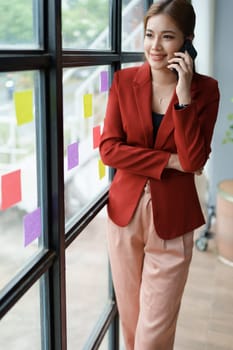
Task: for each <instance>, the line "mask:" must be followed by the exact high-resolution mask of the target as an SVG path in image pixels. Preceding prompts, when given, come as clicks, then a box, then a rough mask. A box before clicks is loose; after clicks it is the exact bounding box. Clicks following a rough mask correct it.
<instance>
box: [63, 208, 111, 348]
mask: <svg viewBox="0 0 233 350" xmlns="http://www.w3.org/2000/svg"><path fill="white" fill-rule="evenodd" d="M105 221H106V214H105V212H104V211H102V212H100V213H99V214H98V216H97V217H96V218H95V219H94V220H93V221H92V222H91V224H89V225H88V226H87V227H86V229H85V230H84V231H83V232H82V234H81V235H80V236H79V237H78V238H77V239H76V240H75V241H74V242H73V243H72V245H71V246H70V247H68V248H67V249H66V283H67V284H66V288H67V290H66V294H67V332H68V335H67V336H68V349H69V350H73V349H82V348H83V345H84V344H85V343H86V341H87V339H88V337H89V335H90V334H91V331H92V329H93V328H94V326H95V324H96V322H97V321H98V319H99V318H100V316H101V314H102V312H103V310H104V308H105V306H106V304H107V302H108V255H107V248H106V239H105Z"/></svg>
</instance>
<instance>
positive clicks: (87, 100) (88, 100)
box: [83, 94, 93, 118]
mask: <svg viewBox="0 0 233 350" xmlns="http://www.w3.org/2000/svg"><path fill="white" fill-rule="evenodd" d="M83 109H84V117H85V118H89V117H91V116H92V114H93V112H92V94H86V95H84V96H83Z"/></svg>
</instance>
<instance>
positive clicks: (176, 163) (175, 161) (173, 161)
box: [166, 153, 203, 176]
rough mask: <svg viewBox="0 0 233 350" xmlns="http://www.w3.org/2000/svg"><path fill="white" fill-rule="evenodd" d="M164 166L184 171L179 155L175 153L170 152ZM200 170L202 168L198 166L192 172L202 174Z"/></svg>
mask: <svg viewBox="0 0 233 350" xmlns="http://www.w3.org/2000/svg"><path fill="white" fill-rule="evenodd" d="M166 168H169V169H175V170H179V171H182V172H185V170H184V169H183V168H182V166H181V164H180V160H179V157H178V154H177V153H172V154H171V156H170V158H169V161H168V163H167V166H166ZM202 172H203V168H200V169H198V170H197V171H195V172H194V174H195V175H197V176H200V175H202Z"/></svg>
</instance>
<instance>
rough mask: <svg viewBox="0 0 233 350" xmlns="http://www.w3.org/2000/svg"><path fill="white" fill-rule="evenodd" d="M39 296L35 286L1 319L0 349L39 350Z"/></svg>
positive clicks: (37, 288) (36, 285)
mask: <svg viewBox="0 0 233 350" xmlns="http://www.w3.org/2000/svg"><path fill="white" fill-rule="evenodd" d="M40 323H41V322H40V295H39V283H37V284H35V285H34V286H33V287H32V288H31V289H30V290H29V291H28V292H27V293H26V294H25V295H24V296H23V297H22V298H21V299H20V300H19V301H18V303H17V304H16V305H15V306H14V307H13V308H12V309H11V310H10V311H9V312H8V313H7V314H6V315H5V316H4V317H3V318H2V319H1V327H0V349H6V350H16V349H17V350H32V349H33V350H40V349H41V328H40Z"/></svg>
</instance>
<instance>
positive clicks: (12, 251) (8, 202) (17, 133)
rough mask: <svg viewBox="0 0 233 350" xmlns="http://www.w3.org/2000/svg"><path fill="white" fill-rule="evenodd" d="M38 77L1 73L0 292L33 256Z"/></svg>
mask: <svg viewBox="0 0 233 350" xmlns="http://www.w3.org/2000/svg"><path fill="white" fill-rule="evenodd" d="M38 80H39V75H38V72H37V71H36V72H33V71H20V72H12V71H11V72H6V73H0V88H1V92H2V93H1V106H0V183H1V194H0V203H1V211H0V218H1V220H0V231H1V233H2V234H1V235H0V246H1V247H2V249H1V250H0V276H1V279H0V288H3V287H4V286H5V284H6V283H7V282H9V280H10V279H11V278H12V277H13V276H14V275H15V274H16V273H17V272H18V270H19V269H21V268H22V267H23V266H24V264H26V262H27V261H28V259H29V258H30V257H32V256H33V255H34V254H36V252H38V250H39V249H40V248H39V244H38V240H39V237H40V236H41V235H42V229H41V207H40V204H39V202H38V195H37V194H38V191H39V188H38V186H37V183H38V179H37V173H38V172H37V165H38V157H37V146H36V145H37V134H38V128H39V119H40V115H39V112H38V108H37V107H38V106H37V104H36V101H38V98H39V85H38Z"/></svg>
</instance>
